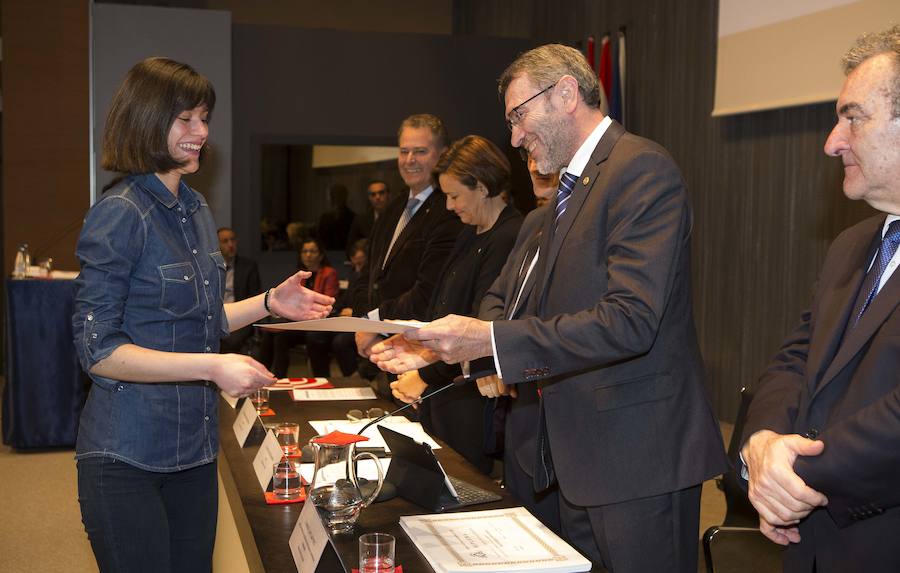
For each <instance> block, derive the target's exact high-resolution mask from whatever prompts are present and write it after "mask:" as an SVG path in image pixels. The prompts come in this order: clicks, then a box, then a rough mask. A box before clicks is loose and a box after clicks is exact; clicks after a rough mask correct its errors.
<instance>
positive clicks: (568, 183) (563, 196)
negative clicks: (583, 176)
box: [553, 171, 578, 230]
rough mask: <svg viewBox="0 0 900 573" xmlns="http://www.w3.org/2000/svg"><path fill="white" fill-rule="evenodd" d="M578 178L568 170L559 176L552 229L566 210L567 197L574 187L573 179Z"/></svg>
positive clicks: (570, 194) (557, 225)
mask: <svg viewBox="0 0 900 573" xmlns="http://www.w3.org/2000/svg"><path fill="white" fill-rule="evenodd" d="M577 180H578V179H577V178H576V177H575V176H574V175H572V174H571V173H569V172H568V171H567V172H565V173H563V174H562V177H560V178H559V189H557V191H556V219H554V221H553V222H554V230H555V229H556V228H557V227H559V219H560V217H562V215H563V213H565V212H566V206H567V205H568V204H569V197H571V196H572V191H573V190H574V189H575V181H577Z"/></svg>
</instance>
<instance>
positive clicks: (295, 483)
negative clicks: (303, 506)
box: [272, 459, 303, 499]
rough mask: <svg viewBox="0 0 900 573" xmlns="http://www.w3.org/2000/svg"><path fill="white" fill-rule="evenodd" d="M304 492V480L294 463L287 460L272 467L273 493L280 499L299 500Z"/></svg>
mask: <svg viewBox="0 0 900 573" xmlns="http://www.w3.org/2000/svg"><path fill="white" fill-rule="evenodd" d="M302 492H303V478H302V477H301V476H300V469H299V467H298V465H297V464H295V463H294V462H291V461H288V460H286V459H284V460H281V461H280V462H278V463H277V464H275V465H274V466H272V493H274V494H275V497H277V498H278V499H298V498H299V497H300V494H301V493H302Z"/></svg>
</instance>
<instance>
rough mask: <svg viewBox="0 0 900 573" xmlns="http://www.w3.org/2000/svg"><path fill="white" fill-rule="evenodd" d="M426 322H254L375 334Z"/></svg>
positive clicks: (345, 319) (346, 319)
mask: <svg viewBox="0 0 900 573" xmlns="http://www.w3.org/2000/svg"><path fill="white" fill-rule="evenodd" d="M427 324H428V323H427V322H419V321H418V320H391V321H387V320H369V319H368V318H359V317H357V316H333V317H331V318H323V319H320V320H300V321H297V322H272V323H256V324H254V325H253V326H257V327H259V328H261V329H263V330H307V331H310V330H314V331H317V332H374V333H376V334H381V333H384V334H399V333H401V332H406V331H407V330H410V329H414V328H422V327H423V326H425V325H427Z"/></svg>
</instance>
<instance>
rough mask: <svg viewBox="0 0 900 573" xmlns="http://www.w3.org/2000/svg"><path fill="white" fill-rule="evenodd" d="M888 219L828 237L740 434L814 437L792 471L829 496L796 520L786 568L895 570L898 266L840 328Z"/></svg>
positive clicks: (899, 559) (899, 444)
mask: <svg viewBox="0 0 900 573" xmlns="http://www.w3.org/2000/svg"><path fill="white" fill-rule="evenodd" d="M883 224H884V215H879V216H876V217H872V218H869V219H867V220H865V221H863V222H862V223H859V224H857V225H855V226H853V227H851V228H849V229H847V230H846V231H844V232H843V233H841V234H840V235H839V236H838V237H837V238H836V239H835V240H834V243H832V245H831V247H830V249H829V250H828V254H827V256H826V257H825V263H824V265H823V266H822V272H821V274H820V276H819V281H818V283H817V286H816V289H815V293H814V295H813V300H812V305H811V306H810V308H809V310H807V311H806V312H804V313H803V315H802V320H801V322H800V325H799V326H798V327H797V328H796V329H795V330H794V331H793V332H792V333H791V334H790V335H789V336H788V337H787V339H786V340H785V342H784V344H783V345H782V347H781V350H780V351H779V352H778V353H777V354H776V355H775V357H774V358H773V359H772V361H771V362H770V364H769V367H768V368H767V369H766V372H765V373H764V374H763V376H762V377H761V378H760V380H759V382H758V383H757V386H756V389H755V393H754V399H753V402H751V404H750V409H749V411H748V414H747V421H746V425H745V429H744V435H743V439H744V440H746V439H747V438H749V437H750V436H751V435H752V434H753V433H754V432H757V431H759V430H763V429H769V430H773V431H775V432H778V433H780V434H794V433H796V434H801V435H807V436H809V437H814V436H815V437H817V438H818V439H820V440H822V441H823V442H824V443H825V451H824V452H823V453H822V454H821V455H819V456H810V457H799V458H797V461H796V462H795V464H794V470H795V471H796V472H797V474H798V475H799V476H800V477H801V478H802V479H803V480H804V481H805V482H806V483H807V484H808V485H809V486H810V487H812V488H814V489H816V490H818V491H820V492H822V493H824V494H825V495H826V496H827V497H828V506H827V507H826V508H824V509H817V510H815V511H813V512H812V513H811V514H810V515H809V517H808V518H807V519H805V520H804V521H802V522H801V523H800V536H801V538H802V541H801V542H800V543H799V544H796V545H793V544H792V545H791V546H790V547H788V549H787V550H786V551H785V571H809V570H811V566H812V563H813V560H814V559H815V562H816V568H817V571H818V572H819V573H829V572H831V571H835V572H837V571H866V572H872V571H875V572H877V571H900V552H898V551H897V549H896V544H897V540H898V539H900V309H898V303H900V272H895V273H894V274H893V275H891V277H890V278H889V279H888V281H887V282H886V283H885V285H884V287H883V288H882V289H881V291H880V292H879V293H878V296H876V297H875V298H874V299H873V300H872V303H871V304H870V305H869V308H868V309H867V310H866V312H865V314H863V316H862V318H861V319H860V321H859V323H857V325H856V326H855V327H854V328H852V329H850V330H848V331H846V332H845V330H846V325H847V323H848V319H849V317H850V315H851V313H852V308H853V305H854V303H855V301H856V296H857V293H858V291H859V289H860V286H861V285H862V282H863V280H864V278H865V275H866V270H867V269H868V267H869V263H870V262H871V261H872V259H873V257H874V256H875V252H876V250H877V249H878V245H879V243H880V242H881V228H882V225H883Z"/></svg>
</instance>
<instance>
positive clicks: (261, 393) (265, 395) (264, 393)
mask: <svg viewBox="0 0 900 573" xmlns="http://www.w3.org/2000/svg"><path fill="white" fill-rule="evenodd" d="M250 401H251V402H253V405H254V406H255V407H256V413H257V414H262V413H263V412H265V411H266V410H268V409H269V389H268V388H260V389H259V390H257V391H256V392H254V393H253V394H250Z"/></svg>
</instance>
